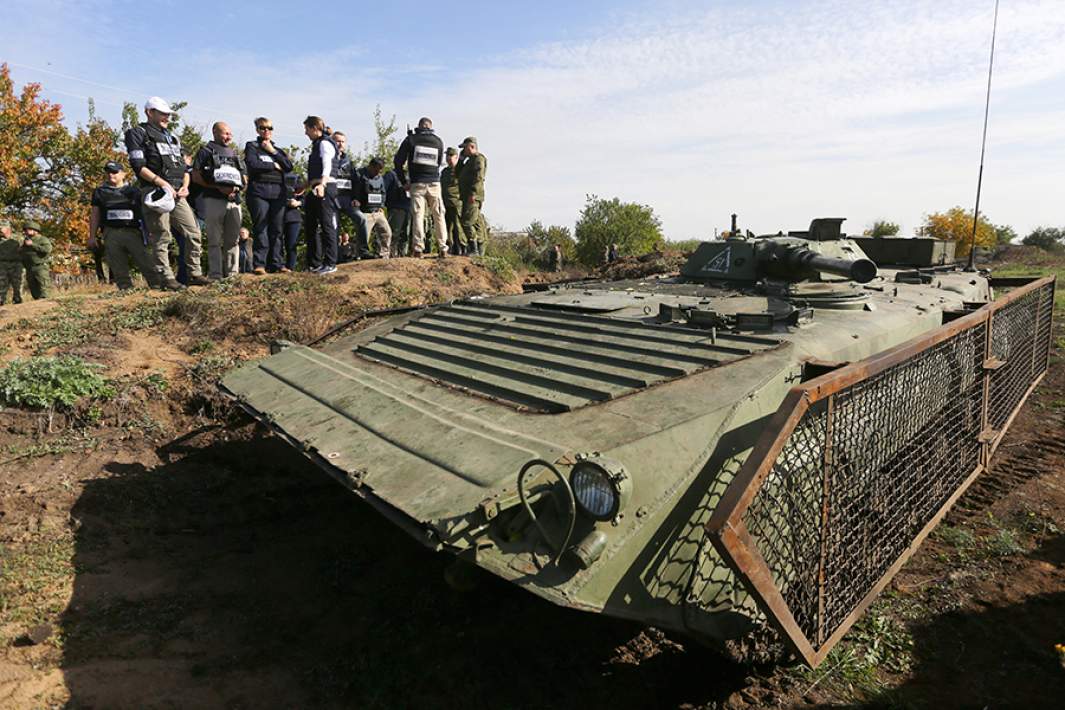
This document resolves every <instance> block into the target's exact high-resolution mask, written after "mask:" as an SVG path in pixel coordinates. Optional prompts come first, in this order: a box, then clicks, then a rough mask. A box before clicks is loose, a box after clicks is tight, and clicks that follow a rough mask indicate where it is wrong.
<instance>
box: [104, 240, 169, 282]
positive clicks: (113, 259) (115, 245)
mask: <svg viewBox="0 0 1065 710" xmlns="http://www.w3.org/2000/svg"><path fill="white" fill-rule="evenodd" d="M104 249H105V250H106V254H107V268H108V269H110V270H111V278H112V279H114V281H115V285H116V286H118V287H119V288H120V289H127V288H133V279H132V278H131V277H130V275H129V261H130V259H132V260H133V263H134V264H135V265H136V267H137V271H139V272H141V275H142V276H144V280H145V281H147V282H148V285H149V286H150V287H152V288H158V287H159V286H161V285H162V284H160V283H158V277H159V275H158V274H156V273H155V271H154V270H153V269H152V261H151V259H150V258H149V257H148V250H147V249H146V248H145V246H144V239H143V237H142V236H141V230H139V229H137V228H136V227H104Z"/></svg>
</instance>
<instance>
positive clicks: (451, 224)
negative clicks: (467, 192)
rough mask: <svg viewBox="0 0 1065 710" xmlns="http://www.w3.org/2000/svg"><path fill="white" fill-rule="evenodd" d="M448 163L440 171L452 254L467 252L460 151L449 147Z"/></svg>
mask: <svg viewBox="0 0 1065 710" xmlns="http://www.w3.org/2000/svg"><path fill="white" fill-rule="evenodd" d="M445 152H446V153H447V160H446V162H447V165H445V166H444V169H443V170H442V171H441V172H440V194H441V196H442V197H443V198H444V223H445V224H446V226H447V244H448V251H449V252H450V253H452V254H465V253H466V235H465V233H464V232H463V231H462V226H461V225H460V224H459V215H461V214H462V196H461V195H460V194H459V181H458V176H457V175H455V166H456V165H457V164H458V162H459V152H458V151H457V150H455V149H454V148H450V147H449V148H448V149H447V151H445Z"/></svg>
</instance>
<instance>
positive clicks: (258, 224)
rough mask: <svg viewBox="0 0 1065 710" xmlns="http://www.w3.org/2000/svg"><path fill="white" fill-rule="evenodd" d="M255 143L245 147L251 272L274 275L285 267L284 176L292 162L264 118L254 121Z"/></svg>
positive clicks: (272, 128)
mask: <svg viewBox="0 0 1065 710" xmlns="http://www.w3.org/2000/svg"><path fill="white" fill-rule="evenodd" d="M255 132H256V133H258V134H259V137H258V138H257V139H256V140H253V141H248V142H247V143H246V144H245V145H244V164H245V166H246V167H247V169H248V196H247V201H248V211H249V212H251V221H252V264H251V266H252V273H254V274H265V273H266V272H267V271H269V272H271V273H273V272H276V271H280V270H281V269H282V268H284V266H285V264H284V262H283V261H282V260H281V245H282V240H283V236H282V232H283V231H284V220H285V203H286V202H287V200H286V196H285V185H284V179H285V178H284V176H285V173H288V172H291V171H292V160H291V159H289V157H288V154H286V153H285V151H284V150H282V149H281V148H280V147H278V146H276V145H274V141H273V136H274V124H273V122H272V121H271V120H270V119H269V118H266V117H265V116H260V117H259V118H257V119H255Z"/></svg>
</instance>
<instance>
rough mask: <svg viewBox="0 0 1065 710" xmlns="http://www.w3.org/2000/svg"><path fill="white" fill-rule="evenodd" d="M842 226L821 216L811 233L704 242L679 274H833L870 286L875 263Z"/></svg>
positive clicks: (720, 277) (741, 277)
mask: <svg viewBox="0 0 1065 710" xmlns="http://www.w3.org/2000/svg"><path fill="white" fill-rule="evenodd" d="M842 222H843V219H842V218H839V217H828V218H821V219H815V220H813V221H812V222H811V223H810V229H809V231H807V232H789V233H788V235H787V236H784V235H783V234H775V235H763V236H753V235H752V236H746V237H743V236H730V237H729V238H727V239H723V240H715V241H711V242H703V243H702V244H701V245H700V246H699V248H698V249H697V250H696V251H695V253H694V254H692V256H691V257H690V258H689V259H688V262H687V263H686V264H685V265H684V267H683V268H682V269H681V275H682V276H684V277H685V278H687V279H690V280H694V281H759V280H762V279H764V278H772V279H778V280H783V281H810V280H821V281H827V280H831V279H829V278H826V275H829V276H837V277H843V278H844V279H848V280H851V281H856V282H858V283H863V284H864V283H868V282H870V281H872V280H873V279H875V278H876V275H877V267H876V264H874V263H873V262H872V261H871V260H870V259H869V258H868V257H866V255H865V253H864V252H863V251H862V249H861V247H859V246H858V245H857V244H856V243H855V242H854V241H853V240H850V239H847V238H846V237H844V236H842V235H841V234H840V224H841V223H842ZM736 233H737V232H736V230H733V231H732V232H731V233H730V234H736Z"/></svg>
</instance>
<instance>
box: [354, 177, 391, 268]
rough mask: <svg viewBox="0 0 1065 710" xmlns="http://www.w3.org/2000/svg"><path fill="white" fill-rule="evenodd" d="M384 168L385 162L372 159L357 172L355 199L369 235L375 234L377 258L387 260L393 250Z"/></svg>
mask: <svg viewBox="0 0 1065 710" xmlns="http://www.w3.org/2000/svg"><path fill="white" fill-rule="evenodd" d="M384 168H385V161H383V160H381V159H380V158H370V162H369V163H368V164H367V165H366V167H364V168H359V169H358V170H357V171H355V198H356V199H357V200H358V202H359V204H360V205H361V206H360V207H359V209H360V210H361V211H362V214H363V219H365V220H366V225H367V235H368V234H369V232H371V231H372V232H373V234H374V243H375V244H376V245H377V256H378V257H380V258H381V259H387V258H388V257H389V254H390V253H391V249H392V228H391V227H390V226H389V225H388V219H386V218H385V178H384V175H382V174H381V171H382V170H384ZM367 240H368V237H367Z"/></svg>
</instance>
